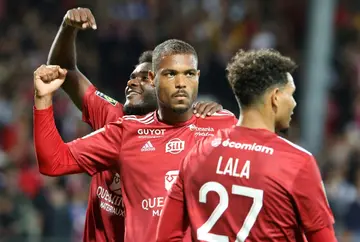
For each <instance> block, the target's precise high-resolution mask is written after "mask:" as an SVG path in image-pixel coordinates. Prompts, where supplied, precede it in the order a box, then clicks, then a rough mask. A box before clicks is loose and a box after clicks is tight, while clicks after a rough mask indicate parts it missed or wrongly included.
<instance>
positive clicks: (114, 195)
mask: <svg viewBox="0 0 360 242" xmlns="http://www.w3.org/2000/svg"><path fill="white" fill-rule="evenodd" d="M121 194H122V193H121V180H120V175H119V174H118V173H115V174H114V177H113V180H112V183H111V184H110V186H108V187H107V188H106V186H98V187H97V189H96V195H97V197H98V198H99V200H100V208H101V209H103V210H105V211H106V212H108V213H111V214H114V215H117V216H122V217H125V209H124V203H123V199H122V195H121Z"/></svg>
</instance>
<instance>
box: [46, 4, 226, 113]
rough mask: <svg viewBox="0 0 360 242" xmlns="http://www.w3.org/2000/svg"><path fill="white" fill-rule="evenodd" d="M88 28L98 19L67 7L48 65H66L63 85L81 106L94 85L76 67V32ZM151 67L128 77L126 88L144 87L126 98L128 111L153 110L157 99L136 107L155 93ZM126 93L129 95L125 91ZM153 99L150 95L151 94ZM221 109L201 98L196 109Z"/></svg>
mask: <svg viewBox="0 0 360 242" xmlns="http://www.w3.org/2000/svg"><path fill="white" fill-rule="evenodd" d="M86 29H94V30H95V29H97V26H96V21H95V17H94V15H93V14H92V13H91V11H90V10H89V9H87V8H76V9H71V10H69V11H67V13H66V15H65V16H64V21H63V23H62V25H61V27H60V29H59V31H58V33H57V35H56V37H55V40H54V42H53V44H52V46H51V49H50V52H49V56H48V61H47V64H48V65H59V66H61V67H62V68H65V69H67V75H66V81H65V82H64V83H63V85H62V86H61V87H62V88H63V90H64V91H65V92H66V93H67V94H68V95H69V97H70V99H71V100H72V101H73V102H74V104H75V105H76V106H77V108H78V109H79V110H81V109H82V100H83V97H84V95H85V92H86V90H87V89H88V88H89V87H90V86H91V85H92V83H91V82H90V81H89V79H88V78H87V77H86V76H85V75H83V74H82V73H81V72H80V70H79V69H78V68H77V65H76V63H77V60H76V44H75V41H76V36H77V32H78V30H86ZM150 70H151V63H147V64H146V65H144V66H141V70H140V69H138V66H137V67H136V68H135V70H134V71H133V72H132V74H131V75H130V80H129V81H128V86H127V88H126V90H125V92H127V90H128V89H139V90H140V89H141V90H142V93H141V95H138V96H137V97H131V96H132V95H130V96H129V97H127V98H126V102H125V110H124V111H125V112H126V109H127V108H126V107H128V108H129V109H132V107H135V109H132V112H133V111H135V112H137V111H140V113H137V114H139V115H141V114H143V112H145V111H147V112H150V111H153V110H155V107H156V102H155V104H154V103H151V104H150V105H149V106H148V107H142V108H140V110H138V109H136V107H139V105H138V104H139V103H144V100H143V99H145V101H146V99H147V98H149V97H150V96H151V94H152V93H154V86H153V85H152V84H150V83H149V80H148V79H144V76H145V73H146V75H147V73H148V71H150ZM126 96H128V95H127V94H126ZM149 99H150V98H149ZM221 109H222V106H221V105H219V104H217V103H215V102H199V103H196V104H195V105H194V110H193V112H194V113H196V115H197V116H200V115H201V116H202V117H205V116H206V115H212V114H213V113H215V112H217V111H219V110H221Z"/></svg>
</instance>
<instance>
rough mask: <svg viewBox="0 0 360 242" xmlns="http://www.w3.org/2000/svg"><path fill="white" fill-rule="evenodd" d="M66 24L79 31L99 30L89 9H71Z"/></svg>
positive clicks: (67, 14) (66, 15) (66, 17)
mask: <svg viewBox="0 0 360 242" xmlns="http://www.w3.org/2000/svg"><path fill="white" fill-rule="evenodd" d="M64 22H65V24H66V25H69V26H72V27H74V28H77V29H82V30H84V29H89V28H92V29H97V26H96V22H95V18H94V15H93V14H92V12H91V11H90V9H88V8H73V9H70V10H69V11H67V13H66V14H65V17H64Z"/></svg>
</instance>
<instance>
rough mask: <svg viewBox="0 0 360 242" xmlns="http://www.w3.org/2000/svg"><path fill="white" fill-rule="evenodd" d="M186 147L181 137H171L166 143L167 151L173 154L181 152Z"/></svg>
mask: <svg viewBox="0 0 360 242" xmlns="http://www.w3.org/2000/svg"><path fill="white" fill-rule="evenodd" d="M184 149H185V141H183V140H181V139H179V138H175V139H171V140H170V141H169V142H167V143H166V145H165V153H170V154H173V155H176V154H179V153H180V152H181V151H183V150H184Z"/></svg>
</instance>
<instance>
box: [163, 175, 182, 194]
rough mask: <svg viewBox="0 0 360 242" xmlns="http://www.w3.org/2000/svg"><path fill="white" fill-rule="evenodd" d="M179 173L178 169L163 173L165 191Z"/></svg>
mask: <svg viewBox="0 0 360 242" xmlns="http://www.w3.org/2000/svg"><path fill="white" fill-rule="evenodd" d="M178 175H179V171H178V170H176V171H168V172H166V174H165V189H166V191H169V190H170V188H171V186H172V185H173V184H174V183H175V181H176V178H177V177H178Z"/></svg>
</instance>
